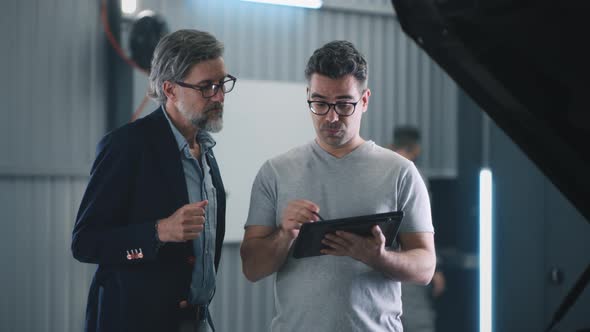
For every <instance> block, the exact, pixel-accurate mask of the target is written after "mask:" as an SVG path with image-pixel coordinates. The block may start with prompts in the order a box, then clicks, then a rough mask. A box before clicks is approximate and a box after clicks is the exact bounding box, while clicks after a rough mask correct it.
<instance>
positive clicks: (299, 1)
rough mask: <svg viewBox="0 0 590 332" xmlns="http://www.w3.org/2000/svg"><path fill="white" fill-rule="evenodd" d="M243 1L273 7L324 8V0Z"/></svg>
mask: <svg viewBox="0 0 590 332" xmlns="http://www.w3.org/2000/svg"><path fill="white" fill-rule="evenodd" d="M242 1H246V2H259V3H267V4H271V5H282V6H292V7H304V8H314V9H318V8H320V7H321V6H322V0H242Z"/></svg>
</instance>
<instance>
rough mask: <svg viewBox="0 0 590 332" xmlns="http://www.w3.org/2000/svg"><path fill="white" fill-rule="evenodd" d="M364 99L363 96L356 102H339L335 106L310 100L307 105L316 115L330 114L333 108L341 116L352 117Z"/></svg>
mask: <svg viewBox="0 0 590 332" xmlns="http://www.w3.org/2000/svg"><path fill="white" fill-rule="evenodd" d="M363 94H364V91H363ZM362 98H363V96H362V95H361V97H360V98H359V100H357V101H356V102H338V103H334V104H332V103H327V102H325V101H315V100H308V101H307V104H308V105H309V110H310V111H311V112H312V113H313V114H315V115H326V114H328V112H330V109H331V108H334V112H336V114H338V115H339V116H351V115H352V114H353V113H354V111H355V109H356V104H358V103H359V102H360V101H361V99H362Z"/></svg>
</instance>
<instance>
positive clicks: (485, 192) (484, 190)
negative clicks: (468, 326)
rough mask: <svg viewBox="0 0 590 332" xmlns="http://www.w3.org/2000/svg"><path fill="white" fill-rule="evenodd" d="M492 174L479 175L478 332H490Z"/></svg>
mask: <svg viewBox="0 0 590 332" xmlns="http://www.w3.org/2000/svg"><path fill="white" fill-rule="evenodd" d="M492 189H493V188H492V172H491V171H490V170H489V169H487V168H484V169H482V170H481V171H480V173H479V332H492V331H493V329H492V327H493V326H492V325H493V324H492V323H493V321H492V304H493V301H492V294H493V293H492V284H493V275H494V274H493V269H492V262H493V260H492V259H493V256H492V253H493V246H492V243H493V227H492V226H493V225H492V220H493V219H492Z"/></svg>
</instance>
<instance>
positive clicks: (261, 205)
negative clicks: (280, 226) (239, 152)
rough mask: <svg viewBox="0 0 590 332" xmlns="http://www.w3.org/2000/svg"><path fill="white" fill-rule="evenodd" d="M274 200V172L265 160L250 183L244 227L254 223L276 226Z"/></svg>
mask: <svg viewBox="0 0 590 332" xmlns="http://www.w3.org/2000/svg"><path fill="white" fill-rule="evenodd" d="M276 202H277V179H276V172H274V169H273V168H272V166H271V164H270V162H269V161H267V162H265V163H264V164H263V165H262V167H260V170H259V171H258V174H257V175H256V178H255V179H254V183H253V184H252V192H251V194H250V208H249V211H248V219H247V220H246V225H245V226H244V227H248V226H254V225H257V226H271V227H276V215H277V214H276V204H277V203H276Z"/></svg>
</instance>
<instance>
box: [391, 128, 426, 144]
mask: <svg viewBox="0 0 590 332" xmlns="http://www.w3.org/2000/svg"><path fill="white" fill-rule="evenodd" d="M417 144H420V131H419V130H418V128H416V127H412V126H399V127H396V128H395V129H394V130H393V147H394V148H395V149H410V148H412V147H414V146H415V145H417Z"/></svg>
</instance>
